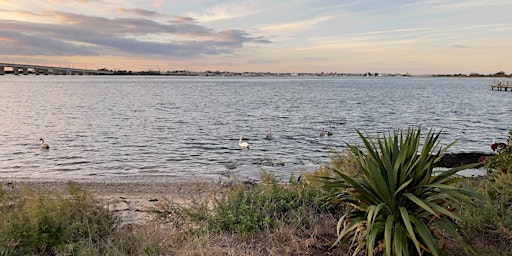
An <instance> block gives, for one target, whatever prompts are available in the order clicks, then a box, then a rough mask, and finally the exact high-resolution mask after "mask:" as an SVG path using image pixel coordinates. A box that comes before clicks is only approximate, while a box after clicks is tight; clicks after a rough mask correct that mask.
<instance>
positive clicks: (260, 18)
mask: <svg viewBox="0 0 512 256" xmlns="http://www.w3.org/2000/svg"><path fill="white" fill-rule="evenodd" d="M511 47H512V1H510V0H465V1H462V0H446V1H442V0H437V1H435V0H430V1H428V0H424V1H395V0H388V1H382V0H359V1H355V0H295V1H278V0H259V1H252V0H244V1H242V0H172V1H165V0H147V1H143V0H38V1H28V0H0V62H2V63H4V62H8V63H21V64H32V65H50V66H61V67H72V68H86V69H99V68H107V69H113V70H132V71H145V70H160V71H172V70H190V71H207V70H210V71H233V72H291V73H296V72H337V73H365V72H372V73H374V72H375V73H410V74H459V73H460V74H470V73H480V74H494V73H497V72H500V71H504V72H505V73H507V74H509V73H512V48H511Z"/></svg>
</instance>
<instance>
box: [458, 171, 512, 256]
mask: <svg viewBox="0 0 512 256" xmlns="http://www.w3.org/2000/svg"><path fill="white" fill-rule="evenodd" d="M481 183H482V184H481V186H479V191H481V192H482V194H483V195H484V196H485V200H483V201H480V202H477V204H476V205H474V206H469V207H467V208H466V211H465V215H466V216H467V219H469V221H468V223H467V226H468V230H471V233H470V235H471V237H473V238H474V239H475V240H477V242H479V243H483V246H484V247H485V248H484V250H485V251H482V253H486V254H489V255H490V254H492V255H499V254H498V252H497V251H500V250H501V251H502V252H504V251H506V252H512V215H510V213H511V212H512V174H510V173H501V172H496V173H493V174H490V175H489V177H488V178H487V179H483V180H482V181H481ZM489 250H496V251H489ZM505 255H506V254H505ZM509 255H510V254H509Z"/></svg>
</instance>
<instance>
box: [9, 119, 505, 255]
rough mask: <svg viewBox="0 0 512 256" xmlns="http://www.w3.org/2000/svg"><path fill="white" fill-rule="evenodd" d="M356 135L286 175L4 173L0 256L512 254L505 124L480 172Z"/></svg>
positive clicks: (426, 148)
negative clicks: (33, 177)
mask: <svg viewBox="0 0 512 256" xmlns="http://www.w3.org/2000/svg"><path fill="white" fill-rule="evenodd" d="M359 136H360V139H361V144H362V145H363V146H356V145H347V148H348V149H347V150H345V151H342V152H336V151H333V152H332V153H331V161H330V163H329V164H327V165H325V166H320V167H319V168H318V170H316V171H314V172H310V173H302V174H301V175H300V176H299V177H296V178H292V179H290V181H288V182H281V181H279V180H277V179H276V178H275V177H274V176H273V175H272V174H271V173H268V172H265V171H264V170H261V180H260V181H259V182H258V183H255V184H252V183H244V182H238V181H237V180H233V181H232V182H230V183H227V184H221V183H211V182H210V183H209V182H198V183H176V184H164V183H158V184H153V185H151V184H131V183H126V184H88V183H67V184H63V183H58V184H56V183H52V182H39V183H37V182H25V183H24V182H7V181H4V182H3V183H2V186H1V187H0V255H400V254H402V255H473V254H481V255H512V254H511V252H512V216H511V215H510V212H511V210H512V174H510V172H509V170H511V168H512V156H511V154H512V151H511V150H512V131H511V132H510V134H509V139H508V140H507V142H506V143H505V142H497V143H495V144H493V145H492V148H493V150H494V151H495V153H494V154H493V155H490V156H487V157H485V158H482V159H480V160H481V163H479V164H480V165H483V166H484V167H485V168H486V170H487V175H486V176H485V177H479V178H464V177H461V176H458V175H457V172H458V171H459V170H462V169H464V168H468V167H474V166H475V164H470V165H465V166H457V167H454V168H452V169H450V170H447V171H444V172H442V173H435V172H434V167H435V166H436V165H437V164H438V163H439V161H440V160H441V158H442V157H443V155H445V153H446V152H447V150H448V149H449V147H450V146H451V144H450V145H448V146H447V147H445V148H440V147H439V141H438V139H439V136H440V133H435V132H433V131H429V132H428V133H427V134H426V135H425V134H422V131H421V129H420V128H418V129H416V130H414V129H408V130H404V131H402V130H396V131H393V132H391V133H390V134H387V135H384V136H382V137H378V138H370V137H369V136H368V135H366V134H363V133H359ZM421 138H424V139H421Z"/></svg>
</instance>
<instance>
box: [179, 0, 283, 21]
mask: <svg viewBox="0 0 512 256" xmlns="http://www.w3.org/2000/svg"><path fill="white" fill-rule="evenodd" d="M277 7H278V6H277V4H276V3H275V2H265V1H244V2H239V3H231V4H223V5H218V6H215V7H212V8H210V9H208V10H206V11H204V12H202V13H197V12H188V13H186V15H187V16H190V17H192V18H194V19H196V20H198V21H200V22H212V21H219V20H229V19H235V18H242V17H246V16H250V15H255V14H258V13H262V12H267V11H269V10H271V9H274V8H277Z"/></svg>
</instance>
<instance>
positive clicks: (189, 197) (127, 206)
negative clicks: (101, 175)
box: [0, 179, 229, 225]
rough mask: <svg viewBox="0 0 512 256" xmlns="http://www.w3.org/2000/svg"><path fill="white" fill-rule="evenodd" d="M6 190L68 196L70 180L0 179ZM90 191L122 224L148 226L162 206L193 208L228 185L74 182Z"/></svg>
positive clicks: (220, 183)
mask: <svg viewBox="0 0 512 256" xmlns="http://www.w3.org/2000/svg"><path fill="white" fill-rule="evenodd" d="M0 183H1V184H2V188H3V189H4V190H6V191H12V190H19V189H22V188H30V189H34V190H39V189H40V190H42V191H54V190H57V191H61V192H64V193H66V191H67V189H68V183H69V182H67V181H44V180H43V181H41V180H28V181H20V180H16V181H9V180H4V179H0ZM75 183H77V184H79V185H80V186H81V187H82V188H84V189H85V190H87V191H89V192H91V193H92V194H93V195H94V197H95V198H96V199H98V200H99V202H100V203H102V204H103V205H104V207H108V209H109V210H111V211H113V212H115V213H116V214H118V215H119V216H120V218H121V223H122V224H129V223H131V224H140V225H142V224H145V223H147V222H148V221H150V220H153V219H155V218H156V217H157V213H156V212H155V210H157V209H159V208H160V207H161V206H162V205H163V204H176V205H181V206H186V205H191V204H192V203H196V202H205V201H208V200H211V199H213V197H215V196H218V195H220V193H221V192H222V191H224V190H226V188H227V187H228V185H229V183H228V182H220V181H185V182H75Z"/></svg>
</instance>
